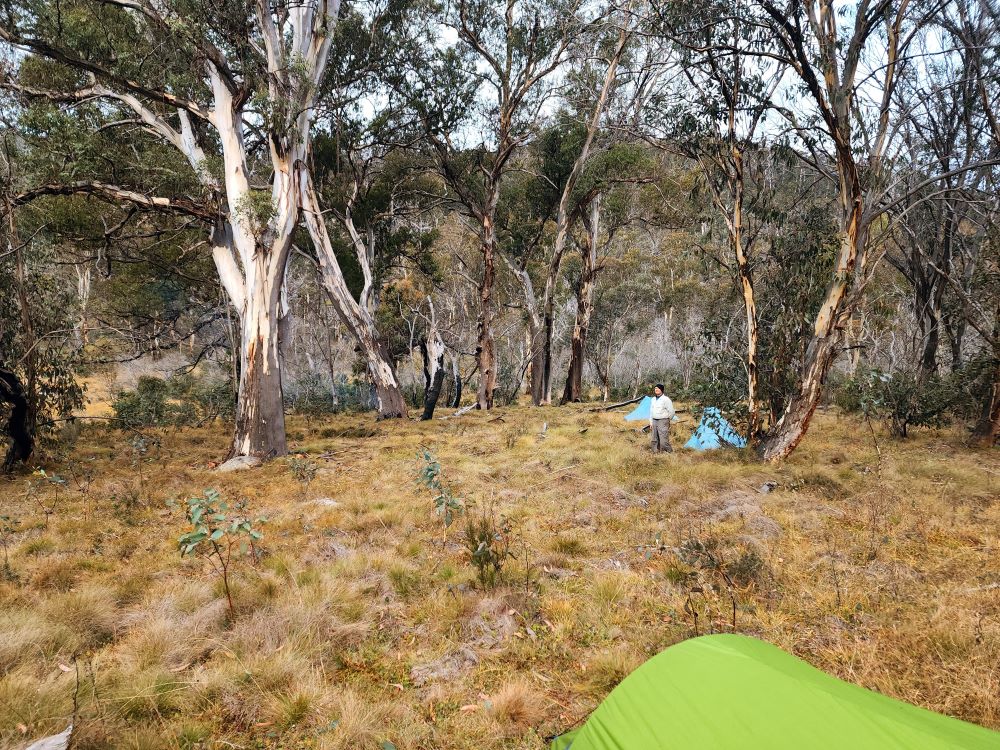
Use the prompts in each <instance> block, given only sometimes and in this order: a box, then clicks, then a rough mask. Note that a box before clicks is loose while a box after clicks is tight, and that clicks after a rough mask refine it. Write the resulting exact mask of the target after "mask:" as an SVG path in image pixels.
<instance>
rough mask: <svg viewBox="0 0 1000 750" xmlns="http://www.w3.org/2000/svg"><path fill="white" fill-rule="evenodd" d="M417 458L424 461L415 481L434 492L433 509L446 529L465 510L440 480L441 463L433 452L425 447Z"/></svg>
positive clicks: (458, 499) (459, 500)
mask: <svg viewBox="0 0 1000 750" xmlns="http://www.w3.org/2000/svg"><path fill="white" fill-rule="evenodd" d="M417 458H421V459H423V462H424V463H423V466H421V467H420V471H419V472H417V481H418V482H420V484H422V485H423V486H424V487H426V488H427V489H429V490H430V491H431V492H433V493H434V509H435V511H436V512H437V514H438V515H439V516H441V518H442V520H444V525H445V528H446V529H447V528H448V527H449V526H451V523H452V521H454V520H455V516H456V515H459V514H461V513H462V512H463V511H464V510H465V506H464V505H463V503H462V501H461V499H460V498H458V497H457V496H456V495H454V494H453V493H452V491H451V490H450V489H449V488H448V487H447V485H445V484H444V482H443V481H442V479H441V464H440V463H439V462H438V461H437V459H435V458H434V456H433V454H432V453H431V452H430V451H429V450H427V449H426V448H425V449H424V451H423V454H422V455H421V454H418V456H417Z"/></svg>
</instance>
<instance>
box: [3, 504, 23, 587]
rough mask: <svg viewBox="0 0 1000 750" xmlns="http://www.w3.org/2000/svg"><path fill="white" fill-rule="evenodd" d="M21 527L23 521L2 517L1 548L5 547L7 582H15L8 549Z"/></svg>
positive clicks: (4, 557)
mask: <svg viewBox="0 0 1000 750" xmlns="http://www.w3.org/2000/svg"><path fill="white" fill-rule="evenodd" d="M20 527H21V519H19V518H15V517H14V516H0V547H3V578H4V580H7V581H13V580H15V578H16V576H15V575H14V571H13V570H11V567H10V558H9V557H8V554H7V548H8V546H9V545H10V543H11V540H12V539H13V537H14V534H16V533H17V532H18V530H19V529H20Z"/></svg>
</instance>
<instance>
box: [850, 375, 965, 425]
mask: <svg viewBox="0 0 1000 750" xmlns="http://www.w3.org/2000/svg"><path fill="white" fill-rule="evenodd" d="M963 377H964V373H962V372H955V373H952V374H950V375H948V376H940V375H931V376H928V377H925V378H920V377H918V375H917V373H916V372H913V371H908V370H897V371H894V372H883V371H881V370H876V369H873V370H868V371H866V372H863V373H859V374H858V375H856V376H855V377H853V378H849V379H847V380H846V381H844V383H843V384H842V385H841V386H840V388H838V389H837V394H836V396H835V403H836V404H837V405H838V406H840V407H841V408H842V409H844V410H845V411H848V412H861V413H863V414H865V415H866V416H872V417H875V418H876V419H880V420H882V421H883V422H885V423H886V424H887V425H888V427H889V431H890V433H891V434H892V435H893V436H895V437H900V438H905V437H906V436H907V433H908V431H909V428H910V427H940V426H942V425H943V424H945V422H946V421H947V416H948V414H949V413H950V412H951V411H953V410H955V409H956V408H957V407H958V406H959V405H960V404H961V403H962V402H963V401H964V400H965V399H964V395H965V391H964V390H963Z"/></svg>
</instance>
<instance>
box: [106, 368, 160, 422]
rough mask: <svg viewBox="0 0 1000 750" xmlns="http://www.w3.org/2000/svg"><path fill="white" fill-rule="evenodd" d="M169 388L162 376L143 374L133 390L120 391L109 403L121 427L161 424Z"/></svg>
mask: <svg viewBox="0 0 1000 750" xmlns="http://www.w3.org/2000/svg"><path fill="white" fill-rule="evenodd" d="M168 392H169V388H168V387H167V382H166V381H165V380H163V379H162V378H155V377H152V376H149V375H143V376H142V377H140V378H139V382H138V383H137V384H136V388H135V390H134V391H120V392H119V393H118V395H117V396H115V399H114V401H112V403H111V408H112V409H114V411H115V418H116V419H117V420H118V421H119V423H120V424H121V425H122V426H123V427H153V426H162V425H163V424H164V423H165V422H166V418H167V411H168V409H167V394H168Z"/></svg>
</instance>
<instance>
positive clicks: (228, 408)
mask: <svg viewBox="0 0 1000 750" xmlns="http://www.w3.org/2000/svg"><path fill="white" fill-rule="evenodd" d="M111 408H112V409H114V412H115V419H116V420H117V422H118V425H119V426H120V427H121V428H123V429H140V428H143V427H186V426H191V425H202V424H206V423H208V422H214V421H215V420H217V419H222V420H223V421H232V419H233V418H234V417H235V413H236V394H235V391H234V390H233V386H232V383H231V382H230V381H229V380H228V379H224V378H195V377H194V376H192V375H174V376H173V377H171V378H169V379H167V380H164V379H163V378H157V377H153V376H150V375H143V376H142V377H140V378H139V380H138V382H137V383H136V388H135V390H134V391H127V390H122V391H119V392H118V394H117V395H116V396H115V398H114V400H113V401H112V402H111Z"/></svg>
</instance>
